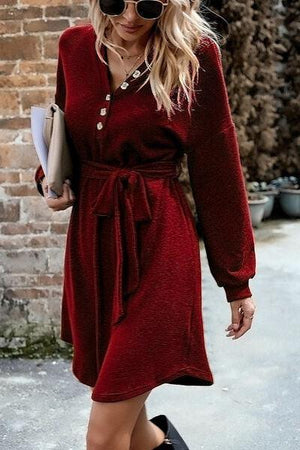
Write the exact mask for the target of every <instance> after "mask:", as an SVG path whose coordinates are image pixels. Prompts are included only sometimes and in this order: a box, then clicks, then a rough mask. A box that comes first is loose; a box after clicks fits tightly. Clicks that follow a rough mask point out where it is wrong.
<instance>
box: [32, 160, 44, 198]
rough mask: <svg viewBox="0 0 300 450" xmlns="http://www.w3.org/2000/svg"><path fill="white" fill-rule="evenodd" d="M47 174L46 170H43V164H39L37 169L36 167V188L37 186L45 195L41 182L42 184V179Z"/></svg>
mask: <svg viewBox="0 0 300 450" xmlns="http://www.w3.org/2000/svg"><path fill="white" fill-rule="evenodd" d="M44 176H45V174H44V171H43V169H42V166H39V167H38V168H37V169H36V171H35V174H34V180H35V183H36V188H37V190H38V191H39V193H40V194H41V195H42V196H43V197H44V192H43V189H42V186H41V184H40V181H41V179H42V178H43V177H44Z"/></svg>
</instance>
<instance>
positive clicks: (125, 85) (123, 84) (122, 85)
mask: <svg viewBox="0 0 300 450" xmlns="http://www.w3.org/2000/svg"><path fill="white" fill-rule="evenodd" d="M128 86H129V83H127V82H126V81H124V82H123V83H122V84H121V86H120V88H121V89H127V88H128Z"/></svg>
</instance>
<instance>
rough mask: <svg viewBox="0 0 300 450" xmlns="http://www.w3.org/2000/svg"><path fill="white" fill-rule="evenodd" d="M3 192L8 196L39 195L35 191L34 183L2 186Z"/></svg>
mask: <svg viewBox="0 0 300 450" xmlns="http://www.w3.org/2000/svg"><path fill="white" fill-rule="evenodd" d="M3 189H4V192H5V193H6V194H7V195H8V196H10V197H24V196H28V195H40V194H39V193H38V192H37V189H36V187H35V185H34V184H33V183H32V184H31V185H30V184H16V185H14V186H4V187H3Z"/></svg>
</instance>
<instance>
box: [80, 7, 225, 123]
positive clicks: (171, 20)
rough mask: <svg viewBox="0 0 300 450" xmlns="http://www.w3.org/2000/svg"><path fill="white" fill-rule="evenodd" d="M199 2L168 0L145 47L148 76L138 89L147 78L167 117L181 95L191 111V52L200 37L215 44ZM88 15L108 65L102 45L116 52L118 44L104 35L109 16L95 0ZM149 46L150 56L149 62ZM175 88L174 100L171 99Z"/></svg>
mask: <svg viewBox="0 0 300 450" xmlns="http://www.w3.org/2000/svg"><path fill="white" fill-rule="evenodd" d="M201 3H202V2H201V0H169V4H168V5H167V6H165V11H164V13H163V15H162V16H161V17H160V18H159V19H158V20H157V22H156V23H155V24H154V27H153V32H151V34H150V38H149V39H148V42H147V45H146V47H145V53H144V58H145V62H146V66H147V68H148V69H149V75H148V76H147V78H146V80H145V82H144V83H143V84H142V86H140V88H139V89H141V88H142V87H143V86H144V85H145V84H146V83H147V82H148V81H149V83H150V86H151V90H152V93H153V95H154V97H155V99H156V102H157V109H158V110H161V109H162V108H164V109H165V110H166V112H167V115H168V117H169V118H170V116H171V114H174V113H175V110H181V107H182V103H183V99H184V98H185V99H186V100H187V101H188V111H189V114H190V111H191V105H192V101H193V100H194V98H195V88H194V86H195V83H196V82H197V80H198V76H199V60H198V57H197V56H196V55H195V53H194V52H195V50H196V48H197V47H198V46H199V44H200V40H201V38H203V37H204V36H208V37H210V38H211V39H212V40H213V41H214V42H215V43H216V44H217V45H218V40H219V36H218V34H217V33H216V32H215V31H214V30H213V28H212V26H211V25H210V24H209V23H208V22H207V21H206V20H205V18H204V17H202V16H201V14H200V12H199V10H200V6H201ZM88 18H89V19H90V21H91V24H92V26H93V28H94V30H95V33H96V42H95V49H96V52H97V54H98V56H99V58H100V60H101V61H102V62H103V63H104V64H107V63H106V61H105V60H104V59H103V57H102V55H101V52H100V46H101V44H104V45H105V46H106V47H107V48H109V49H110V50H111V51H113V52H115V53H117V52H116V50H115V48H121V47H120V46H118V45H115V44H113V43H112V42H111V41H109V39H108V38H107V37H106V35H105V31H106V29H109V28H110V26H111V22H110V20H109V17H108V16H105V15H104V14H102V12H101V10H100V8H99V3H98V0H89V13H88ZM151 49H152V50H153V57H152V61H151V63H150V64H149V60H148V56H149V53H150V51H151ZM175 90H177V98H176V103H175V102H174V101H173V100H172V98H171V97H172V96H173V94H174V92H175Z"/></svg>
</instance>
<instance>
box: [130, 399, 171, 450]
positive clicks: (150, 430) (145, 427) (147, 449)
mask: <svg viewBox="0 0 300 450" xmlns="http://www.w3.org/2000/svg"><path fill="white" fill-rule="evenodd" d="M164 438H165V433H164V432H163V431H162V430H161V429H160V428H159V427H158V426H156V425H155V424H154V423H152V422H150V421H149V420H148V417H147V410H146V405H145V404H144V405H143V407H142V409H141V411H140V414H139V416H138V418H137V421H136V424H135V426H134V429H133V432H132V434H131V443H130V450H153V449H154V448H156V447H158V446H159V445H160V444H162V442H163V440H164Z"/></svg>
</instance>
